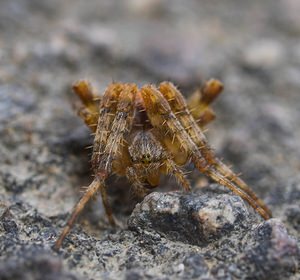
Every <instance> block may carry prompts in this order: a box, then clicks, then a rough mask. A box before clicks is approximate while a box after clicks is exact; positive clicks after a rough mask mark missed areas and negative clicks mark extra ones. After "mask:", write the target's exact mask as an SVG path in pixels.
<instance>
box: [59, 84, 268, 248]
mask: <svg viewBox="0 0 300 280" xmlns="http://www.w3.org/2000/svg"><path fill="white" fill-rule="evenodd" d="M73 89H74V92H75V93H76V94H77V95H78V96H79V97H80V99H81V101H82V103H83V106H82V107H81V108H80V110H79V115H80V117H81V118H82V119H83V120H84V121H85V123H86V124H87V125H88V126H89V127H90V129H91V130H92V131H93V132H95V138H94V144H93V153H92V169H93V173H94V176H95V178H94V180H93V182H92V183H91V184H90V185H89V186H88V187H87V189H86V191H85V193H84V195H83V196H82V198H81V199H80V201H79V202H78V203H77V205H76V206H75V208H74V210H73V213H72V215H71V217H70V219H69V220H68V222H67V225H66V226H65V228H64V230H63V232H62V233H61V235H60V237H59V238H58V239H57V241H56V243H55V246H54V247H55V249H59V248H60V246H61V244H62V241H63V240H64V238H65V236H66V235H67V234H68V233H69V231H70V230H71V228H72V226H73V224H74V222H75V219H76V218H77V216H78V215H79V213H80V212H81V211H82V210H83V208H84V207H85V205H86V204H87V202H88V201H89V200H90V199H91V197H93V196H94V195H95V194H96V193H97V191H100V193H101V196H102V201H103V205H104V208H105V211H106V214H107V217H108V220H109V222H110V224H112V225H115V221H114V218H113V215H112V210H111V208H110V206H109V203H108V197H107V193H106V186H105V181H106V179H107V178H108V177H109V176H110V175H111V174H117V175H118V176H126V177H127V179H128V180H129V181H130V182H131V184H132V187H133V190H134V191H135V192H136V193H137V194H140V195H145V194H147V192H148V191H149V189H152V188H155V187H157V186H158V184H159V180H160V174H171V175H173V176H174V177H175V178H176V180H177V182H178V183H179V185H181V186H182V187H183V189H184V190H185V191H189V190H190V189H191V188H190V184H189V182H188V180H187V179H186V177H185V175H184V172H183V170H182V168H181V166H183V165H185V164H186V163H188V162H189V161H192V162H193V163H194V165H195V167H196V168H197V169H198V170H199V171H200V172H201V173H203V174H205V175H206V176H208V177H209V178H211V179H212V180H214V181H215V182H217V183H219V184H221V185H223V186H225V187H227V188H229V189H230V190H231V191H232V192H233V193H235V194H237V195H239V196H240V197H242V198H243V199H244V200H246V201H247V202H248V203H249V204H250V205H251V206H252V207H253V208H254V209H255V210H256V211H257V212H258V213H259V214H260V215H261V216H262V217H263V218H264V219H269V218H270V217H271V212H270V210H269V209H268V208H267V206H266V205H265V204H264V202H263V201H262V200H260V199H259V198H258V197H257V196H256V194H255V193H254V192H253V191H252V190H251V189H250V188H249V187H248V186H247V185H246V183H245V182H244V181H242V180H241V179H240V178H239V177H238V175H236V174H235V173H234V172H233V171H231V169H230V168H229V167H227V166H226V165H225V164H224V163H222V162H221V161H220V160H219V159H218V158H217V157H216V156H215V154H214V152H213V150H212V149H211V148H210V147H209V145H208V143H207V140H206V137H205V136H204V134H203V130H202V128H203V126H204V125H206V124H207V123H208V122H210V121H211V120H212V119H214V113H213V111H212V109H211V108H210V107H209V105H210V103H211V102H212V101H213V100H214V99H215V98H216V97H217V96H218V95H219V93H220V92H221V91H222V89H223V85H222V84H221V82H219V81H218V80H214V79H212V80H209V81H208V82H206V83H205V85H204V86H203V87H202V89H201V90H200V91H198V92H196V93H195V94H194V95H192V96H191V97H190V98H189V100H188V102H186V101H185V99H184V97H183V96H182V94H181V93H180V92H179V90H178V89H177V88H176V87H175V86H174V85H173V84H172V83H170V82H162V83H161V84H160V85H159V86H158V87H155V86H154V85H145V86H143V87H142V88H138V87H137V85H136V84H129V83H112V84H110V85H109V86H108V88H107V89H106V91H105V93H104V95H103V96H99V95H97V94H96V93H95V90H94V89H93V88H92V86H91V85H90V84H89V83H88V82H87V81H79V82H77V83H76V84H75V85H74V86H73Z"/></svg>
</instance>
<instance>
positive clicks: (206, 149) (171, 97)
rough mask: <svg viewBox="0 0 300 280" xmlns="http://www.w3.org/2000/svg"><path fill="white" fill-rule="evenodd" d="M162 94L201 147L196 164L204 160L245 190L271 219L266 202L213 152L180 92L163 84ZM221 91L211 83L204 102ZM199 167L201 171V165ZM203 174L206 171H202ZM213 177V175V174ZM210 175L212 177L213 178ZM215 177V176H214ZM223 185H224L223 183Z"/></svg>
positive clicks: (204, 93)
mask: <svg viewBox="0 0 300 280" xmlns="http://www.w3.org/2000/svg"><path fill="white" fill-rule="evenodd" d="M159 89H160V92H161V93H162V95H163V96H164V97H165V98H166V100H167V101H168V103H169V105H170V107H171V110H172V112H173V113H174V114H176V116H177V119H178V120H179V122H180V124H181V125H182V126H183V127H184V129H185V130H186V132H187V133H188V135H189V136H190V138H191V139H192V142H193V143H194V144H196V146H197V147H199V150H200V152H201V157H200V156H199V155H197V153H196V154H194V155H193V156H192V158H194V160H193V161H194V162H198V161H202V160H203V159H202V158H204V159H205V161H206V164H207V166H212V167H213V168H214V170H215V172H216V171H217V172H218V173H220V174H221V175H222V176H223V177H224V178H225V179H229V180H230V181H232V182H233V183H234V184H236V186H237V187H238V188H240V189H242V190H243V192H245V193H246V194H247V195H248V196H249V197H251V198H252V199H253V200H255V201H256V203H257V204H258V205H259V206H260V207H261V208H263V209H264V211H265V212H266V213H267V215H268V216H269V217H271V215H272V214H271V211H270V210H269V209H268V207H267V206H266V205H265V204H264V202H263V201H262V200H261V199H259V198H258V197H257V195H256V194H255V193H254V192H253V191H252V190H251V189H250V188H249V187H248V185H247V184H246V183H245V182H244V181H243V180H242V179H240V178H239V177H238V176H237V175H236V174H235V173H234V172H233V171H232V170H231V169H230V168H229V167H228V166H226V165H225V164H224V163H223V162H222V161H221V160H219V159H218V158H217V157H216V155H215V153H214V152H213V150H212V149H211V148H210V146H209V144H208V142H207V140H206V137H205V135H204V133H203V132H202V130H201V128H200V127H199V126H198V125H197V123H196V121H195V119H194V118H193V116H192V115H191V114H190V112H189V110H188V107H187V104H186V102H185V100H184V97H183V96H182V94H181V93H180V91H179V90H178V89H177V88H176V87H175V86H174V85H173V84H172V83H166V82H165V83H162V84H161V85H160V88H159ZM219 90H220V84H219V83H218V81H216V80H211V81H209V82H208V83H207V84H206V86H205V87H204V89H203V102H204V103H205V104H209V103H210V102H211V101H212V100H214V98H215V97H216V96H217V95H218V93H219ZM198 166H199V168H198V169H199V170H200V168H201V165H198ZM200 171H201V172H203V171H204V170H203V169H202V170H200ZM211 175H212V174H211ZM211 175H209V176H210V177H212V176H211ZM214 176H215V175H214ZM222 184H223V183H222Z"/></svg>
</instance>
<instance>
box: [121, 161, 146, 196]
mask: <svg viewBox="0 0 300 280" xmlns="http://www.w3.org/2000/svg"><path fill="white" fill-rule="evenodd" d="M126 177H127V179H128V181H129V182H130V183H131V184H132V189H133V192H134V194H135V195H136V196H137V197H141V198H143V197H145V196H146V195H147V194H148V193H149V191H148V190H147V189H146V188H145V187H144V185H143V183H142V177H141V176H140V175H139V174H138V172H137V171H136V170H135V169H134V168H133V167H132V166H130V167H127V168H126Z"/></svg>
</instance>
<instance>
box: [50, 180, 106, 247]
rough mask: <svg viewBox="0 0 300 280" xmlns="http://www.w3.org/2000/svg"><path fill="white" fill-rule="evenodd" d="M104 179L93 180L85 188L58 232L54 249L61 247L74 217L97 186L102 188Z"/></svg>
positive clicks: (97, 188) (93, 193)
mask: <svg viewBox="0 0 300 280" xmlns="http://www.w3.org/2000/svg"><path fill="white" fill-rule="evenodd" d="M104 187H105V186H104V181H103V180H102V181H100V180H96V179H95V180H94V181H93V182H92V183H91V184H90V185H89V186H88V188H87V190H86V192H85V194H84V195H83V196H82V197H81V199H80V200H79V202H78V203H77V204H76V206H75V207H74V209H73V212H72V215H71V217H70V218H69V220H68V222H67V225H66V226H65V228H64V229H63V231H62V233H61V234H60V236H59V238H58V239H57V240H56V242H55V245H54V249H55V250H58V249H59V248H60V247H61V244H62V242H63V240H64V239H65V237H66V236H67V234H68V233H69V232H70V230H71V229H72V226H73V224H74V223H75V220H76V218H77V217H78V215H79V214H80V213H81V211H82V210H83V209H84V207H85V205H86V204H87V203H88V201H89V200H90V199H91V198H92V197H93V196H94V195H95V194H96V192H97V191H98V190H99V188H104Z"/></svg>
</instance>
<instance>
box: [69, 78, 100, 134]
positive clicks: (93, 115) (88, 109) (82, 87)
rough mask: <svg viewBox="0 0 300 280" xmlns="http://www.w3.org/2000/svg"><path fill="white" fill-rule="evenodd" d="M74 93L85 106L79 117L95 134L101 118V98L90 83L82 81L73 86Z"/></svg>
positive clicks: (81, 109) (79, 111)
mask: <svg viewBox="0 0 300 280" xmlns="http://www.w3.org/2000/svg"><path fill="white" fill-rule="evenodd" d="M73 91H74V92H75V93H76V94H77V96H78V97H79V98H80V100H81V102H82V104H83V106H82V107H80V108H79V110H78V115H79V116H80V117H81V118H82V119H83V120H84V122H85V123H86V124H87V125H88V126H89V128H90V129H91V130H92V131H93V132H95V131H96V128H97V122H98V117H99V101H100V100H101V97H100V96H99V95H98V94H97V93H96V91H95V90H94V88H93V87H92V86H91V84H90V83H89V82H88V81H85V80H80V81H78V82H76V83H75V84H74V85H73Z"/></svg>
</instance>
